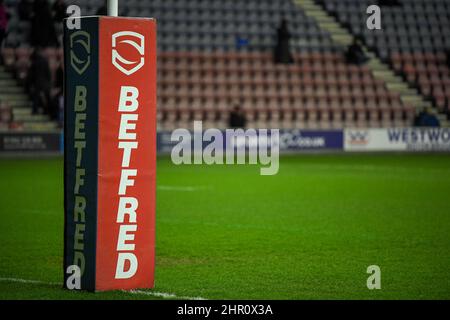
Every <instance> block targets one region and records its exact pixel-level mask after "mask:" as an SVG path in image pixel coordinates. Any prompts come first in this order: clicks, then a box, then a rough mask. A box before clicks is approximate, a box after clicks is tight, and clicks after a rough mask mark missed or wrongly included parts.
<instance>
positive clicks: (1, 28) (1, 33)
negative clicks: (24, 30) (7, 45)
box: [0, 0, 8, 48]
mask: <svg viewBox="0 0 450 320" xmlns="http://www.w3.org/2000/svg"><path fill="white" fill-rule="evenodd" d="M3 2H4V1H3V0H0V48H1V47H2V44H3V40H5V38H6V29H7V27H8V13H7V11H6V7H5V4H4V3H3Z"/></svg>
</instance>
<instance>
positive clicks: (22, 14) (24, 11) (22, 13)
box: [17, 0, 33, 20]
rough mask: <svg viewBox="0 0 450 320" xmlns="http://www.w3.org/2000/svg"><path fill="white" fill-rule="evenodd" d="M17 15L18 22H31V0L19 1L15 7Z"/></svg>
mask: <svg viewBox="0 0 450 320" xmlns="http://www.w3.org/2000/svg"><path fill="white" fill-rule="evenodd" d="M17 13H18V14H19V19H20V20H31V16H32V15H33V1H32V0H20V2H19V4H18V5H17Z"/></svg>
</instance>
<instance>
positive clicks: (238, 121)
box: [228, 105, 247, 128]
mask: <svg viewBox="0 0 450 320" xmlns="http://www.w3.org/2000/svg"><path fill="white" fill-rule="evenodd" d="M228 124H229V127H230V128H245V126H246V124H247V119H246V118H245V114H244V112H242V109H241V107H240V106H239V105H235V106H234V108H233V110H232V111H231V112H230V118H229V119H228Z"/></svg>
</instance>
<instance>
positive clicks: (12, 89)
mask: <svg viewBox="0 0 450 320" xmlns="http://www.w3.org/2000/svg"><path fill="white" fill-rule="evenodd" d="M2 93H7V94H11V93H13V94H20V93H25V92H24V88H22V87H19V86H2V85H0V94H2Z"/></svg>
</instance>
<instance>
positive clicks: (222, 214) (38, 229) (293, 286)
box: [0, 0, 450, 299]
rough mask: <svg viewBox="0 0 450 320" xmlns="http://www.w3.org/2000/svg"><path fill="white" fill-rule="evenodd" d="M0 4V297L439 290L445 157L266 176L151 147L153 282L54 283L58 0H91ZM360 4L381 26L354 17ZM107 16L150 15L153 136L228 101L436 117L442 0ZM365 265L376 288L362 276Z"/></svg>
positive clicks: (93, 1)
mask: <svg viewBox="0 0 450 320" xmlns="http://www.w3.org/2000/svg"><path fill="white" fill-rule="evenodd" d="M0 3H1V6H0V36H1V37H2V38H1V39H2V43H1V60H0V62H1V63H0V137H1V139H2V140H1V143H0V155H1V157H0V194H1V195H0V218H1V222H0V245H1V247H2V248H1V249H0V256H1V258H0V298H5V299H16V298H60V297H63V298H75V299H77V298H80V297H82V298H86V299H91V298H92V299H93V298H119V299H127V298H145V297H150V298H155V297H156V298H166V297H167V298H174V297H194V298H195V297H204V298H216V299H222V298H257V299H258V298H259V299H261V298H264V299H270V298H277V299H278V298H279V299H282V298H284V299H320V298H352V299H353V298H355V299H379V298H389V299H399V298H413V299H424V298H425V299H427V298H431V299H433V298H438V299H442V298H443V299H448V298H449V297H450V282H449V281H450V278H449V274H448V265H449V262H450V256H449V252H450V250H449V249H450V238H449V235H450V232H449V231H450V217H449V214H450V206H449V203H448V194H449V191H450V179H449V178H450V161H449V160H450V158H449V155H448V153H445V152H444V153H435V154H428V153H420V154H413V153H402V154H385V153H382V154H378V153H377V154H363V155H362V154H347V153H345V154H344V153H342V152H338V153H330V152H324V153H318V154H316V153H314V154H312V155H311V154H309V153H308V154H305V153H295V154H290V155H283V156H282V157H281V160H280V172H279V174H278V175H276V176H273V177H261V176H259V175H258V170H257V169H255V168H254V167H251V166H235V167H234V166H216V167H214V166H210V167H208V166H179V167H176V166H174V165H173V164H172V163H171V162H170V159H169V158H168V157H167V156H165V155H161V156H160V157H159V158H158V202H157V203H158V207H157V222H158V228H157V230H158V231H157V232H158V233H157V271H156V272H157V274H156V279H157V280H156V288H155V290H156V291H157V292H156V294H154V293H152V292H153V291H146V292H147V293H145V292H144V293H141V295H139V294H138V295H127V294H126V293H123V292H113V293H102V294H97V295H89V294H85V293H72V292H66V291H63V290H62V289H61V288H60V287H61V286H60V282H61V277H62V275H61V272H60V266H61V263H62V230H63V229H62V228H63V226H62V221H63V207H62V198H63V195H62V192H63V191H62V166H63V163H62V158H61V157H60V156H59V155H58V154H60V153H61V133H62V127H63V119H64V115H63V105H62V101H63V99H62V94H63V91H62V90H63V89H62V86H63V80H62V79H63V72H64V70H63V49H62V47H61V43H62V30H63V25H62V19H63V18H64V15H63V14H61V12H64V11H65V6H68V5H70V4H76V5H79V6H80V8H81V13H82V15H83V16H86V15H95V14H106V8H105V7H104V1H100V0H83V1H44V0H36V1H35V4H33V1H25V0H24V1H15V0H3V1H0ZM55 3H56V4H55ZM62 3H64V5H61V4H62ZM372 4H378V5H380V7H381V25H382V29H381V30H369V29H368V28H367V26H366V20H367V18H368V16H369V15H368V14H367V13H366V9H367V7H368V6H369V5H372ZM58 5H61V6H60V7H58ZM119 13H120V15H121V16H129V17H154V18H156V19H157V23H158V92H157V95H158V107H157V112H158V119H157V121H158V132H161V133H163V132H170V131H171V130H173V129H176V128H192V123H193V120H202V121H203V125H204V128H219V129H225V128H227V127H229V126H230V123H229V118H230V114H231V112H232V111H233V110H239V112H238V113H239V115H240V116H241V117H244V118H245V126H246V127H247V128H279V129H282V130H288V131H289V130H292V129H299V130H313V131H314V132H316V131H317V132H321V130H338V131H340V130H342V129H346V128H351V129H361V130H363V131H364V130H366V129H369V128H414V127H436V128H437V127H440V128H443V130H448V129H446V128H448V126H449V122H448V119H449V118H448V117H449V105H450V89H449V86H450V71H449V66H450V2H449V1H446V0H398V1H392V0H391V1H376V0H317V1H313V0H297V1H296V0H279V1H272V0H235V1H230V0H154V1H150V0H148V1H147V0H143V1H138V0H128V1H120V8H119ZM5 18H6V19H5ZM283 19H284V20H286V22H287V29H288V32H289V34H290V37H289V53H290V55H289V54H288V56H287V61H281V62H280V61H275V60H276V59H275V57H274V52H275V51H276V49H275V48H276V45H277V39H279V37H278V36H277V34H278V33H279V32H278V31H277V30H278V28H279V27H280V24H281V22H282V20H283ZM284 35H285V34H284ZM283 52H284V51H283ZM284 53H286V52H284ZM285 58H286V56H285ZM290 58H292V59H290ZM282 60H284V59H282ZM289 60H291V61H289ZM284 62H288V63H284ZM315 135H316V133H315ZM341 149H342V148H341ZM30 150H31V152H30ZM8 151H9V152H8ZM11 151H13V152H11ZM319 151H320V150H319ZM328 151H329V150H328ZM24 154H25V157H24V156H23V155H24ZM55 154H56V155H55ZM13 226H15V227H13ZM372 264H380V266H381V269H382V274H383V278H382V279H383V280H382V281H383V287H382V289H381V290H374V291H371V290H368V289H367V288H366V282H365V281H366V278H367V277H368V274H367V273H366V268H367V266H369V265H372ZM158 292H159V293H161V294H158ZM167 293H169V295H167ZM170 294H174V295H175V296H170Z"/></svg>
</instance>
